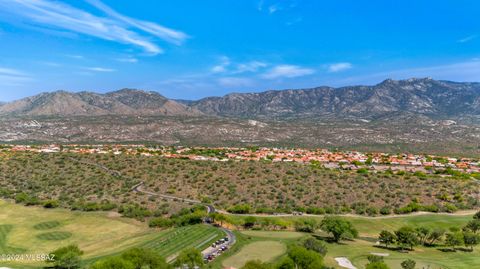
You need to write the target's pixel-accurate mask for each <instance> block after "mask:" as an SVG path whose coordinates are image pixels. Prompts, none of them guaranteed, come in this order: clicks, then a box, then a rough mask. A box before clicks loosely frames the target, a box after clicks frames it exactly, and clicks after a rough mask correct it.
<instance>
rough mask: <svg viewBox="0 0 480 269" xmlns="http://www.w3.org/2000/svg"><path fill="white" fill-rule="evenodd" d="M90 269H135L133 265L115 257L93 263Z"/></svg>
mask: <svg viewBox="0 0 480 269" xmlns="http://www.w3.org/2000/svg"><path fill="white" fill-rule="evenodd" d="M90 269H135V265H133V264H132V263H131V262H130V261H127V260H124V259H122V258H121V257H118V256H117V257H108V258H105V259H101V260H99V261H97V262H95V263H94V264H93V265H92V266H91V267H90Z"/></svg>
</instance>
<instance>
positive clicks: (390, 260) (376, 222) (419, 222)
mask: <svg viewBox="0 0 480 269" xmlns="http://www.w3.org/2000/svg"><path fill="white" fill-rule="evenodd" d="M235 218H236V219H238V218H240V217H237V216H236V217H235ZM242 218H243V217H242ZM271 218H275V217H271ZM276 218H278V217H276ZM299 218H307V217H304V216H302V217H298V216H297V217H284V218H282V219H283V220H284V221H285V223H288V224H290V225H291V224H293V223H294V222H295V220H298V219H299ZM311 218H314V219H317V220H318V221H321V220H322V218H323V217H322V216H318V217H311ZM343 218H345V219H347V220H349V221H351V222H352V223H353V225H354V226H355V227H356V228H357V229H358V231H359V234H360V238H359V239H356V240H355V241H343V242H342V243H341V244H331V243H327V244H328V253H327V256H326V257H325V263H326V265H328V266H332V267H335V268H338V265H337V262H336V261H335V260H334V258H336V257H347V258H348V259H349V260H350V261H351V262H352V263H353V264H354V265H355V266H357V268H359V269H361V268H365V264H366V263H367V256H368V255H369V254H371V253H388V254H389V256H388V257H385V261H386V263H387V264H388V265H389V266H390V268H392V269H401V266H400V263H401V262H402V261H404V260H406V259H413V260H415V261H416V262H417V268H430V269H440V268H442V269H449V268H452V269H453V268H455V269H456V268H466V269H470V268H480V247H477V248H475V249H474V251H473V252H462V251H456V252H442V251H441V250H439V249H437V248H425V247H415V251H412V252H409V253H401V252H398V251H394V250H386V249H383V248H378V247H375V242H376V241H377V238H378V234H379V233H380V231H381V230H389V231H394V230H396V229H398V228H400V227H402V226H412V227H418V226H427V227H431V228H435V227H440V228H444V229H446V230H448V229H449V228H451V227H457V228H461V227H463V226H464V225H465V224H466V223H467V222H468V221H469V220H471V219H472V215H466V216H457V215H442V214H425V215H412V216H395V217H387V218H382V217H380V218H365V217H353V216H348V217H343ZM282 233H284V234H285V235H288V234H289V233H293V234H296V233H294V232H270V231H246V232H242V234H245V235H248V236H251V237H252V238H253V239H254V240H257V241H271V240H281V239H278V238H280V237H281V236H275V235H277V234H282ZM318 234H319V235H321V236H322V237H323V236H326V234H324V233H322V232H319V233H318ZM290 236H293V235H288V237H290ZM284 240H287V239H284ZM295 241H298V239H297V240H295V239H293V238H292V239H290V240H289V242H295ZM267 250H268V249H267ZM264 251H265V250H264ZM268 251H269V250H268ZM238 253H240V252H238ZM238 253H237V254H236V255H239V254H238ZM236 255H235V256H236Z"/></svg>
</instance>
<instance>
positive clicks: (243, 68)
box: [233, 61, 268, 73]
mask: <svg viewBox="0 0 480 269" xmlns="http://www.w3.org/2000/svg"><path fill="white" fill-rule="evenodd" d="M267 65H268V64H267V63H265V62H261V61H251V62H247V63H240V64H237V65H236V67H235V70H234V71H233V73H245V72H257V71H258V70H259V69H260V68H264V67H266V66H267Z"/></svg>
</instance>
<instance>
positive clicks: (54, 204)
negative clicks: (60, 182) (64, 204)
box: [43, 200, 60, 208]
mask: <svg viewBox="0 0 480 269" xmlns="http://www.w3.org/2000/svg"><path fill="white" fill-rule="evenodd" d="M59 206H60V204H59V203H58V201H57V200H47V201H45V202H43V207H45V208H57V207H59Z"/></svg>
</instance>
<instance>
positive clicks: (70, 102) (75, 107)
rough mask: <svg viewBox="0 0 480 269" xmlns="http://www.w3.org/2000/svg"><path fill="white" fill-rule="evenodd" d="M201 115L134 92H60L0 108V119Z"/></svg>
mask: <svg viewBox="0 0 480 269" xmlns="http://www.w3.org/2000/svg"><path fill="white" fill-rule="evenodd" d="M201 114H202V113H201V112H199V111H197V110H196V109H192V108H190V107H188V106H186V105H183V104H180V103H177V102H175V101H173V100H170V99H167V98H165V97H164V96H162V95H160V94H159V93H157V92H147V91H142V90H134V89H122V90H119V91H114V92H109V93H106V94H100V93H94V92H87V91H81V92H77V93H73V92H68V91H63V90H60V91H55V92H45V93H40V94H38V95H34V96H31V97H26V98H23V99H20V100H16V101H13V102H10V103H6V104H4V105H2V106H0V115H10V116H99V115H175V116H177V115H184V116H196V115H201Z"/></svg>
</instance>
